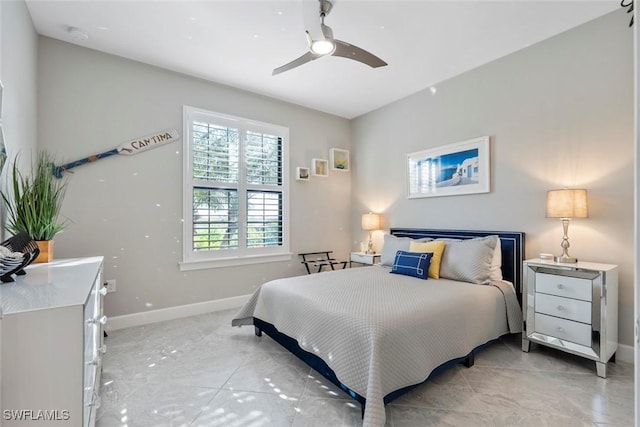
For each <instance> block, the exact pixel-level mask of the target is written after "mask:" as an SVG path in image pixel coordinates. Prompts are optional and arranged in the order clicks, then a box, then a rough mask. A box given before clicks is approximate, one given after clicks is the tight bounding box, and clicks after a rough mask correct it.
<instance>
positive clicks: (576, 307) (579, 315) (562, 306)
mask: <svg viewBox="0 0 640 427" xmlns="http://www.w3.org/2000/svg"><path fill="white" fill-rule="evenodd" d="M534 301H535V308H534V310H535V312H536V313H543V314H548V315H549V316H555V317H560V318H562V319H567V320H575V321H577V322H581V323H591V303H590V302H588V301H582V300H578V299H573V298H564V297H559V296H556V295H549V294H541V293H537V294H536V295H535V300H534Z"/></svg>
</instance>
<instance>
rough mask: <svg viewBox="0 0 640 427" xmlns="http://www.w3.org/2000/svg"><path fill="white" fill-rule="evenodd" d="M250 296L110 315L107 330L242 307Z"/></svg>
mask: <svg viewBox="0 0 640 427" xmlns="http://www.w3.org/2000/svg"><path fill="white" fill-rule="evenodd" d="M249 298H251V295H240V296H237V297H231V298H223V299H217V300H212V301H205V302H198V303H195V304H187V305H179V306H176V307H168V308H161V309H158V310H150V311H143V312H141V313H133V314H125V315H123V316H113V317H109V321H108V322H107V325H106V327H105V329H106V330H107V332H108V331H117V330H118V329H124V328H130V327H132V326H141V325H147V324H149V323H156V322H164V321H165V320H173V319H180V318H183V317H189V316H195V315H198V314H206V313H212V312H215V311H222V310H229V309H231V308H240V307H242V306H243V305H244V304H245V303H246V302H247V301H249Z"/></svg>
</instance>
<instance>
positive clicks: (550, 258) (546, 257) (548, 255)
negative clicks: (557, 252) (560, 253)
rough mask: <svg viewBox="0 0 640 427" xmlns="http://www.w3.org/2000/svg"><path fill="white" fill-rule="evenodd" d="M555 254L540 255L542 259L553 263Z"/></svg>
mask: <svg viewBox="0 0 640 427" xmlns="http://www.w3.org/2000/svg"><path fill="white" fill-rule="evenodd" d="M553 258H554V256H553V254H540V259H543V260H546V261H553Z"/></svg>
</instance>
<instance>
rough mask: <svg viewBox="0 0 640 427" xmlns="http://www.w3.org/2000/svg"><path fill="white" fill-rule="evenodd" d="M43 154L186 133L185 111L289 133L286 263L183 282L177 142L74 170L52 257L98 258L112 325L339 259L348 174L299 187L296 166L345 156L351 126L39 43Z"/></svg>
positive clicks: (72, 156) (345, 238)
mask: <svg viewBox="0 0 640 427" xmlns="http://www.w3.org/2000/svg"><path fill="white" fill-rule="evenodd" d="M38 87H39V95H40V98H39V104H38V113H39V129H38V137H39V141H40V145H41V146H42V147H44V148H47V149H50V150H51V151H53V152H55V153H57V155H58V157H59V159H60V161H65V162H66V161H73V160H77V159H80V158H83V157H85V156H87V155H91V154H96V153H100V152H102V151H106V150H107V149H110V148H113V147H115V146H117V145H118V144H120V143H122V142H125V141H127V140H131V139H134V138H136V137H139V136H143V135H146V134H149V133H153V132H155V131H157V130H162V129H166V128H175V129H178V131H179V132H180V133H182V106H183V105H190V106H194V107H199V108H204V109H209V110H212V111H217V112H221V113H226V114H232V115H238V116H242V117H247V118H251V119H255V120H258V121H263V122H268V123H273V124H277V125H282V126H287V127H289V129H290V167H291V173H290V176H291V181H290V185H291V187H290V190H291V191H290V200H291V233H290V236H291V251H292V252H293V253H294V255H293V259H292V261H291V262H279V263H272V264H255V265H250V266H242V267H229V268H216V269H207V270H198V271H188V272H180V271H179V269H178V262H180V261H181V258H182V223H181V219H182V149H181V148H182V141H180V142H174V143H172V144H169V145H165V146H162V147H160V148H156V149H154V150H150V151H147V152H144V153H141V154H139V155H136V156H114V157H110V158H107V159H103V160H101V161H99V162H96V163H92V164H88V165H85V166H81V167H79V168H77V169H74V172H75V173H74V174H69V175H68V178H67V179H68V182H69V187H68V191H67V196H66V198H65V201H64V205H63V214H64V215H65V216H66V217H68V220H69V226H68V228H67V229H66V230H65V231H64V232H63V233H61V234H59V235H58V236H56V238H55V257H56V258H60V257H76V256H85V255H104V256H105V278H107V279H115V280H116V283H117V288H118V290H117V292H116V293H113V294H109V295H108V296H107V298H106V300H105V310H106V312H107V314H108V315H111V316H113V315H123V314H129V313H137V312H143V311H147V310H151V309H159V308H165V307H171V306H178V305H182V304H189V303H195V302H202V301H208V300H215V299H221V298H226V297H233V296H239V295H246V294H249V293H251V292H252V291H253V290H254V289H255V288H257V287H258V286H259V285H260V284H262V283H264V282H266V281H268V280H271V279H274V278H279V277H284V276H291V275H298V274H302V273H303V269H302V266H301V264H300V263H299V261H298V259H297V256H296V255H295V254H297V253H299V252H305V251H307V252H308V251H313V250H334V251H336V253H337V255H338V256H347V253H348V250H349V246H350V244H349V241H350V229H349V226H350V217H349V212H350V207H351V177H350V174H345V173H333V174H330V175H329V177H328V178H314V177H312V179H311V181H309V182H299V181H296V180H295V173H294V172H295V168H296V166H307V167H310V163H311V159H312V158H314V157H320V158H328V156H329V149H330V148H331V147H339V148H346V149H350V148H351V147H350V140H349V138H350V133H349V130H350V127H349V126H350V124H349V121H347V120H346V119H342V118H338V117H335V116H331V115H328V114H324V113H319V112H316V111H313V110H309V109H305V108H301V107H298V106H295V105H292V104H287V103H284V102H279V101H276V100H273V99H269V98H266V97H262V96H258V95H255V94H251V93H248V92H243V91H240V90H238V89H234V88H230V87H226V86H222V85H218V84H214V83H210V82H206V81H204V80H199V79H196V78H192V77H187V76H185V75H181V74H178V73H174V72H171V71H167V70H163V69H160V68H156V67H152V66H148V65H144V64H141V63H138V62H134V61H130V60H126V59H123V58H119V57H116V56H111V55H107V54H103V53H99V52H96V51H92V50H89V49H86V48H82V47H78V46H75V45H71V44H68V43H64V42H60V41H56V40H53V39H50V38H46V37H41V38H40V40H39V56H38Z"/></svg>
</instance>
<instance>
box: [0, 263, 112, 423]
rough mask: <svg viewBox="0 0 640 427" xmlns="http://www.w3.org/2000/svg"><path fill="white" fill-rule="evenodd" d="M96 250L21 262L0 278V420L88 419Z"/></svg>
mask: <svg viewBox="0 0 640 427" xmlns="http://www.w3.org/2000/svg"><path fill="white" fill-rule="evenodd" d="M102 261H103V258H102V257H92V258H76V259H65V260H56V261H53V262H50V263H46V264H35V265H31V266H29V267H27V269H26V271H27V274H26V275H24V276H17V278H16V281H15V282H13V283H5V284H2V285H0V307H1V308H2V319H1V323H0V325H1V328H2V329H1V331H0V333H1V335H0V336H1V339H2V342H1V346H0V347H1V357H0V374H1V378H2V380H1V381H2V386H1V396H2V400H1V405H0V406H1V408H2V412H1V413H0V416H1V421H0V425H2V426H3V427H4V426H6V427H10V426H35V425H38V426H48V425H67V426H74V427H75V426H78V427H87V426H93V425H94V423H95V409H96V406H97V405H98V404H99V397H98V387H99V383H100V380H99V377H100V370H101V359H100V358H101V355H102V352H103V350H104V347H103V342H102V341H103V339H102V336H103V327H102V326H103V324H104V323H105V322H106V318H105V317H103V316H102V296H103V295H104V293H106V288H103V286H102Z"/></svg>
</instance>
